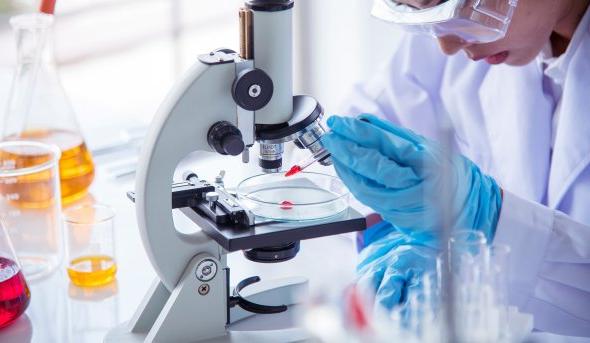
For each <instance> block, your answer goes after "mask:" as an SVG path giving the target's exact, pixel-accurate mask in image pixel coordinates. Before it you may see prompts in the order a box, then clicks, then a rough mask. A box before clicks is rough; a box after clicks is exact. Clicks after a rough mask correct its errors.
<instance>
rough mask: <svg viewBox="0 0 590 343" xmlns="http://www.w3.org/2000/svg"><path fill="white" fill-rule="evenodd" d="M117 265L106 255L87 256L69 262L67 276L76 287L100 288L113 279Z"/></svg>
mask: <svg viewBox="0 0 590 343" xmlns="http://www.w3.org/2000/svg"><path fill="white" fill-rule="evenodd" d="M115 274H117V264H116V263H115V260H114V259H113V258H112V257H110V256H107V255H88V256H81V257H78V258H75V259H73V260H71V261H70V265H69V267H68V275H69V276H70V280H72V283H74V284H75V285H77V286H83V287H88V286H100V285H104V284H107V283H109V282H111V281H113V280H114V279H115Z"/></svg>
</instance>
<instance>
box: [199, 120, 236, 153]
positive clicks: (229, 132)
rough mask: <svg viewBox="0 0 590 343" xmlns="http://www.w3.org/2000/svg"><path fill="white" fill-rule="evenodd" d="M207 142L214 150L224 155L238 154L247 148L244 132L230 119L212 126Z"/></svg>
mask: <svg viewBox="0 0 590 343" xmlns="http://www.w3.org/2000/svg"><path fill="white" fill-rule="evenodd" d="M207 142H208V143H209V146H211V148H212V149H213V150H215V151H217V152H218V153H220V154H222V155H231V156H237V155H239V154H241V153H242V151H244V148H245V144H244V141H243V140H242V133H241V132H240V130H239V129H238V128H237V127H235V126H234V125H233V124H232V123H230V122H228V121H220V122H217V123H215V124H214V125H213V126H211V128H210V129H209V133H208V134H207Z"/></svg>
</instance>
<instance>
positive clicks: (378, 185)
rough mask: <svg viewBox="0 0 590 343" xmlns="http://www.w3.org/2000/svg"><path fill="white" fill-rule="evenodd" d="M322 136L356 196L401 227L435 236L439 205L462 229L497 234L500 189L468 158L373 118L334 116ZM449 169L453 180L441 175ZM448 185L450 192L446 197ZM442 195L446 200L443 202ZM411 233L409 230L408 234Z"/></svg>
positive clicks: (489, 234)
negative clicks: (447, 151) (442, 203)
mask: <svg viewBox="0 0 590 343" xmlns="http://www.w3.org/2000/svg"><path fill="white" fill-rule="evenodd" d="M327 123H328V126H329V127H330V128H331V129H332V131H331V132H329V133H327V134H326V135H324V136H323V137H322V143H323V145H324V146H325V147H326V148H327V149H328V151H330V153H331V154H332V160H333V162H334V167H335V169H336V172H337V173H338V175H339V176H340V178H341V179H342V180H343V181H344V183H345V184H346V185H347V186H348V188H349V189H350V191H351V192H352V194H353V195H354V196H355V197H356V198H357V199H358V200H359V201H361V202H362V203H364V204H365V205H367V206H369V207H371V208H372V209H373V210H375V211H376V212H378V213H379V214H381V216H382V217H383V219H384V220H386V221H388V222H390V223H392V224H393V225H394V226H396V227H400V228H404V229H411V230H422V231H423V233H426V234H431V235H432V234H434V233H436V228H437V226H438V225H440V224H439V219H438V218H439V216H440V211H439V209H440V208H439V203H440V202H441V201H444V202H445V205H447V206H449V208H450V210H451V213H448V215H449V217H450V219H451V220H452V224H453V226H454V227H455V228H457V229H475V230H480V231H482V232H483V233H484V234H485V235H486V237H487V238H488V240H490V241H491V239H492V238H493V236H494V233H495V230H496V224H497V221H498V216H499V213H500V207H501V205H502V196H501V190H500V188H499V187H498V185H497V184H496V182H495V181H494V179H492V178H491V177H489V176H487V175H485V174H483V173H482V172H481V171H480V169H479V168H478V167H477V166H476V165H475V164H474V163H473V162H471V161H470V160H469V159H467V158H465V157H463V156H460V155H450V154H448V153H446V152H445V151H443V149H442V148H441V147H440V146H439V145H438V144H437V143H436V142H433V141H430V140H428V139H426V138H424V137H422V136H419V135H417V134H415V133H413V132H412V131H410V130H407V129H404V128H401V127H398V126H395V125H393V124H392V123H389V122H386V121H383V120H381V119H379V118H377V117H375V116H372V115H366V114H364V115H361V116H359V118H357V119H355V118H344V117H337V116H333V117H330V118H329V119H328V122H327ZM444 168H446V170H448V173H449V174H450V175H449V176H450V177H447V178H444V179H443V177H442V175H441V173H442V171H443V170H445V169H444ZM443 182H448V183H449V184H448V185H447V186H446V189H448V190H450V191H451V194H443V193H442V191H443ZM441 194H443V195H444V196H445V198H444V199H441V198H440V197H441ZM406 232H409V231H406Z"/></svg>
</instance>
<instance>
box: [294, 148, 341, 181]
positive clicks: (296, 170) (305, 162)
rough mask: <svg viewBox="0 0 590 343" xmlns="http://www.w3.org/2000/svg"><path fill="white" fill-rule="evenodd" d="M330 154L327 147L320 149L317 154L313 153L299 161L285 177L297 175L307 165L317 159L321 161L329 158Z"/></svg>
mask: <svg viewBox="0 0 590 343" xmlns="http://www.w3.org/2000/svg"><path fill="white" fill-rule="evenodd" d="M329 156H330V152H329V151H328V150H326V149H321V150H318V151H317V152H316V153H315V154H313V155H311V156H310V157H308V158H306V159H305V160H303V161H301V162H299V163H298V164H296V165H294V166H293V167H291V169H289V171H288V172H286V173H285V177H287V176H292V175H295V174H297V173H299V172H301V171H303V170H304V169H306V168H307V167H309V166H311V165H312V164H314V163H315V162H317V161H321V160H323V159H324V158H328V157H329Z"/></svg>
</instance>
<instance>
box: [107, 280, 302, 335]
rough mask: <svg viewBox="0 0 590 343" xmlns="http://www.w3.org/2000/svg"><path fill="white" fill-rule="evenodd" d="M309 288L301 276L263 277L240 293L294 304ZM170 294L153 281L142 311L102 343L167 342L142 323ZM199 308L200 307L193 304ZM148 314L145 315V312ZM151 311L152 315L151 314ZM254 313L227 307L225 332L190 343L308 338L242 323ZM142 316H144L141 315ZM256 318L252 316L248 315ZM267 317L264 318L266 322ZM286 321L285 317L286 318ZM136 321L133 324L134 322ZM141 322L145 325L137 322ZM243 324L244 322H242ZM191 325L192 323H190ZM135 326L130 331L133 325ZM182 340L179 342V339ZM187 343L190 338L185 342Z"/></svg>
mask: <svg viewBox="0 0 590 343" xmlns="http://www.w3.org/2000/svg"><path fill="white" fill-rule="evenodd" d="M307 291H308V281H307V279H305V278H303V277H289V278H280V279H273V280H265V281H262V282H260V283H257V284H255V285H252V286H251V287H247V288H246V289H244V291H243V292H242V293H243V294H241V295H242V296H243V297H244V298H246V299H247V300H249V301H252V302H255V303H262V304H268V305H282V304H284V305H294V304H296V303H298V299H300V298H301V296H302V295H304V294H306V293H307ZM169 295H170V293H169V292H168V290H166V288H165V287H164V286H163V285H162V284H161V283H160V282H156V283H155V284H154V285H153V286H152V288H151V289H150V291H149V292H148V295H147V297H146V299H149V301H147V302H143V303H142V305H141V307H142V309H143V310H141V311H138V312H139V313H141V314H142V316H140V317H137V318H135V319H134V320H131V321H129V322H125V323H123V324H120V325H119V326H117V327H115V328H113V329H112V330H111V331H110V332H109V333H108V334H107V335H106V336H105V338H104V340H103V342H105V343H115V342H117V343H119V342H121V343H140V342H158V341H166V342H168V341H170V340H168V339H164V340H161V339H153V337H148V332H149V331H150V329H151V328H150V327H145V326H146V325H144V324H145V323H150V322H153V321H152V319H150V317H152V316H153V315H154V314H153V313H154V312H156V311H158V308H160V309H161V307H162V304H163V303H165V301H163V299H162V298H167V297H168V296H169ZM196 308H199V307H196ZM292 310H293V308H292V307H289V310H287V312H284V313H282V314H274V315H260V316H262V317H266V316H280V315H283V314H289V315H291V311H292ZM146 313H147V315H146ZM150 313H152V314H150ZM192 314H193V315H194V316H193V317H190V316H187V317H186V318H184V319H183V320H182V322H183V323H186V325H188V326H191V320H190V318H195V317H198V316H199V311H198V310H194V311H192ZM254 316H256V314H254V313H251V312H247V311H245V310H243V309H241V308H240V307H237V306H236V307H234V308H232V309H230V318H231V322H232V323H231V324H230V325H229V326H227V327H226V331H225V332H224V333H222V334H221V335H219V337H214V338H209V339H200V340H199V339H197V340H195V341H192V340H191V342H201V343H205V342H207V343H214V342H300V341H302V340H305V339H308V338H309V336H308V335H307V333H306V332H305V331H304V330H302V329H299V328H294V327H287V328H282V329H277V330H274V329H273V330H268V329H266V328H262V329H259V328H258V327H257V325H256V322H254V324H252V323H247V324H246V323H244V321H243V320H250V318H249V317H254ZM144 317H145V318H144ZM251 319H255V318H251ZM267 321H268V320H265V322H267ZM286 321H288V319H287V320H286ZM133 323H135V324H133ZM139 323H144V324H139ZM232 324H236V330H233V329H232V326H233V325H232ZM244 324H246V325H244ZM193 325H194V324H193ZM133 327H134V328H135V329H134V330H132V328H133ZM179 342H181V341H179ZM186 342H189V341H186Z"/></svg>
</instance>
